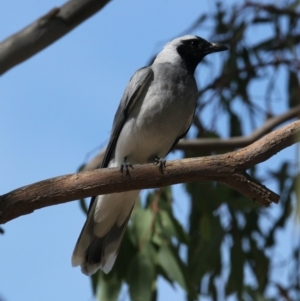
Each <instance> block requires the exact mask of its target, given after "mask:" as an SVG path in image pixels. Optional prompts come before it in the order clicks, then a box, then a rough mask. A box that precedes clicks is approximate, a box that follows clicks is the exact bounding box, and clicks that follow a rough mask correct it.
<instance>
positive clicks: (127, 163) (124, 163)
mask: <svg viewBox="0 0 300 301" xmlns="http://www.w3.org/2000/svg"><path fill="white" fill-rule="evenodd" d="M130 167H131V168H132V169H134V168H133V166H132V164H131V163H130V162H127V157H125V158H124V161H123V163H122V164H121V166H120V171H121V172H122V173H123V171H124V170H125V172H126V175H127V176H128V175H129V168H130Z"/></svg>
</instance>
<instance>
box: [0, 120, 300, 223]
mask: <svg viewBox="0 0 300 301" xmlns="http://www.w3.org/2000/svg"><path fill="white" fill-rule="evenodd" d="M299 141H300V121H295V122H294V123H292V124H289V125H287V126H285V127H283V128H280V129H278V130H276V131H274V132H272V133H270V134H268V135H266V136H265V137H264V138H262V139H260V140H259V141H256V142H255V143H253V144H251V145H250V146H247V147H245V148H243V149H240V150H238V151H235V152H230V153H226V154H222V155H217V156H208V157H203V158H192V159H183V160H175V161H168V162H167V166H166V168H165V170H164V174H161V173H160V172H159V169H158V168H157V166H154V165H153V164H145V165H136V166H134V170H132V171H131V173H130V176H126V175H125V174H122V173H121V172H120V171H119V169H117V168H111V169H110V168H105V169H97V170H93V171H87V172H80V173H76V174H72V175H65V176H60V177H56V178H52V179H48V180H44V181H41V182H37V183H34V184H32V185H28V186H25V187H21V188H18V189H16V190H14V191H11V192H9V193H7V194H5V195H2V196H1V197H0V223H5V222H7V221H10V220H12V219H14V218H17V217H19V216H21V215H25V214H28V213H31V212H33V211H34V210H36V209H40V208H43V207H46V206H51V205H57V204H61V203H65V202H69V201H73V200H76V199H80V198H85V197H89V196H92V195H98V194H107V193H112V192H121V191H129V190H138V189H143V188H154V187H162V186H167V185H171V184H177V183H186V182H202V181H217V182H221V183H224V184H226V185H228V186H230V187H232V188H233V189H236V190H238V191H239V192H241V193H242V194H244V195H245V196H247V197H249V198H251V199H253V200H255V201H256V202H259V203H260V204H262V205H264V206H268V205H269V204H271V203H272V202H274V203H277V202H278V201H279V196H278V195H277V194H276V193H274V192H272V191H270V190H269V189H267V188H266V187H265V186H263V185H261V184H260V183H258V182H256V181H255V180H254V179H252V178H251V177H250V176H249V175H247V174H246V172H245V171H246V169H248V168H250V167H252V166H254V165H256V164H258V163H260V162H263V161H266V160H267V159H269V158H270V157H272V156H273V155H275V154H276V153H277V152H279V151H281V150H282V149H284V148H286V147H288V146H290V145H292V144H294V143H296V142H299Z"/></svg>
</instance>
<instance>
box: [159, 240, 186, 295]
mask: <svg viewBox="0 0 300 301" xmlns="http://www.w3.org/2000/svg"><path fill="white" fill-rule="evenodd" d="M176 257H177V256H176V255H175V252H174V250H172V249H171V248H170V247H169V246H166V245H165V246H161V247H160V250H159V252H158V255H157V263H158V264H159V265H160V266H161V267H162V269H163V270H164V271H165V272H166V274H167V275H168V277H169V278H170V279H172V280H173V281H176V282H177V283H179V284H180V286H181V287H182V288H183V289H184V290H186V289H187V285H186V279H185V267H184V266H183V264H180V263H179V260H178V257H177V258H176Z"/></svg>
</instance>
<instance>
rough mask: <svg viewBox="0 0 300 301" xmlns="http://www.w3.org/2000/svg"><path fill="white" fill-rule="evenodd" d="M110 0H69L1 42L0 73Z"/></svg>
mask: <svg viewBox="0 0 300 301" xmlns="http://www.w3.org/2000/svg"><path fill="white" fill-rule="evenodd" d="M108 2H109V0H70V1H68V2H67V3H65V4H64V5H63V6H61V7H60V8H54V9H52V10H51V11H50V12H48V13H47V14H46V15H44V16H43V17H41V18H39V19H38V20H36V21H35V22H33V23H32V24H30V25H28V26H27V27H26V28H24V29H23V30H21V31H19V32H17V33H16V34H14V35H12V36H10V37H8V38H7V39H6V40H4V41H3V42H1V43H0V74H3V73H4V72H6V71H7V70H9V69H10V68H12V67H14V66H16V65H17V64H19V63H21V62H23V61H25V60H26V59H28V58H29V57H31V56H33V55H34V54H36V53H37V52H39V51H41V50H42V49H44V48H46V47H47V46H49V45H50V44H52V43H53V42H55V41H56V40H58V39H59V38H61V37H62V36H64V35H65V34H66V33H68V32H69V31H71V30H72V29H73V28H75V27H76V26H77V25H79V24H80V23H82V22H83V21H85V20H86V19H88V18H89V17H90V16H92V15H93V14H95V13H96V12H98V11H99V10H100V9H102V8H103V7H104V6H105V5H106V4H107V3H108Z"/></svg>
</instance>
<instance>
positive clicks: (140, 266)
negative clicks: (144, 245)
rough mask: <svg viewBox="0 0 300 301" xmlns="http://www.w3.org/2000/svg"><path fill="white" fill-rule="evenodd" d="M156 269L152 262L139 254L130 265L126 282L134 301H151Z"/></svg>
mask: <svg viewBox="0 0 300 301" xmlns="http://www.w3.org/2000/svg"><path fill="white" fill-rule="evenodd" d="M154 280H155V268H154V265H153V263H152V262H151V260H150V259H149V258H148V257H146V256H145V255H143V254H137V255H136V256H135V257H134V258H132V260H131V261H130V263H129V268H128V271H127V277H126V281H127V283H128V286H129V293H130V297H131V300H132V301H151V297H152V294H153V292H154V290H153V288H154V287H153V285H154Z"/></svg>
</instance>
